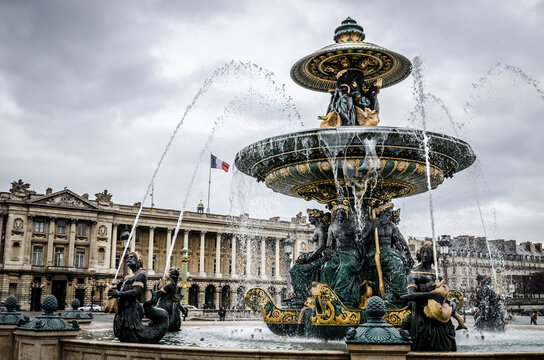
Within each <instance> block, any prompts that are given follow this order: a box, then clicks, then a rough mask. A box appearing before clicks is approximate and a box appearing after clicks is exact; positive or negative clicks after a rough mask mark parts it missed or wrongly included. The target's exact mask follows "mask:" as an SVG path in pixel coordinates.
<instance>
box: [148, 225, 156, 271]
mask: <svg viewBox="0 0 544 360" xmlns="http://www.w3.org/2000/svg"><path fill="white" fill-rule="evenodd" d="M148 245H149V246H148V247H147V264H146V265H147V267H146V270H147V273H148V274H149V275H155V269H154V268H153V246H154V245H155V227H153V226H150V227H149V244H148Z"/></svg>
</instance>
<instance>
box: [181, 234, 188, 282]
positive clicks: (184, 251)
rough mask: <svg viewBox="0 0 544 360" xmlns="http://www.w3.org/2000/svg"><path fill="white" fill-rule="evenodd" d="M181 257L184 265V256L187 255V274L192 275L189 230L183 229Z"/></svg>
mask: <svg viewBox="0 0 544 360" xmlns="http://www.w3.org/2000/svg"><path fill="white" fill-rule="evenodd" d="M181 253H182V254H181V258H182V260H181V261H182V266H183V257H184V256H187V261H186V267H187V276H189V275H190V272H189V230H183V248H182V249H181Z"/></svg>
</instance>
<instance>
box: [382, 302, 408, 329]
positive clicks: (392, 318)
mask: <svg viewBox="0 0 544 360" xmlns="http://www.w3.org/2000/svg"><path fill="white" fill-rule="evenodd" d="M408 307H409V306H405V307H403V308H402V309H398V310H386V312H385V315H384V316H383V317H382V319H383V320H384V321H385V322H387V323H389V324H391V325H393V326H401V325H402V320H403V319H404V318H405V317H407V316H408V315H410V314H411V313H412V312H411V311H410V310H409V309H408Z"/></svg>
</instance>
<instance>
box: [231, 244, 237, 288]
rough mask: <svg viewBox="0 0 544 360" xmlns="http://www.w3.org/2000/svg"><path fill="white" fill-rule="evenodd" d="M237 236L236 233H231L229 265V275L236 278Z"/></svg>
mask: <svg viewBox="0 0 544 360" xmlns="http://www.w3.org/2000/svg"><path fill="white" fill-rule="evenodd" d="M237 239H238V237H237V236H236V235H232V240H231V244H230V264H231V265H230V267H231V274H230V277H232V278H237V277H238V274H236V241H237Z"/></svg>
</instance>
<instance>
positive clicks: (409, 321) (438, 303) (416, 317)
mask: <svg viewBox="0 0 544 360" xmlns="http://www.w3.org/2000/svg"><path fill="white" fill-rule="evenodd" d="M417 260H418V261H420V263H419V264H418V265H417V266H416V267H415V268H414V269H413V270H412V271H411V272H410V275H408V286H407V295H404V296H403V298H404V299H406V300H409V301H411V302H412V313H411V314H410V316H407V317H406V318H404V321H403V324H402V326H403V328H404V329H406V330H408V331H410V336H411V337H412V351H456V350H457V343H456V342H455V328H454V326H453V324H452V321H451V316H453V315H454V314H455V308H454V306H452V304H450V302H449V301H448V300H447V292H448V289H447V287H446V286H444V282H443V281H441V282H439V283H437V279H436V275H435V271H434V269H433V268H432V264H433V245H432V243H431V242H429V241H426V242H424V243H422V244H421V247H420V249H419V250H418V252H417ZM456 319H458V321H459V319H460V318H459V317H456ZM463 326H464V325H463V324H462V323H461V322H460V323H459V328H463Z"/></svg>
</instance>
